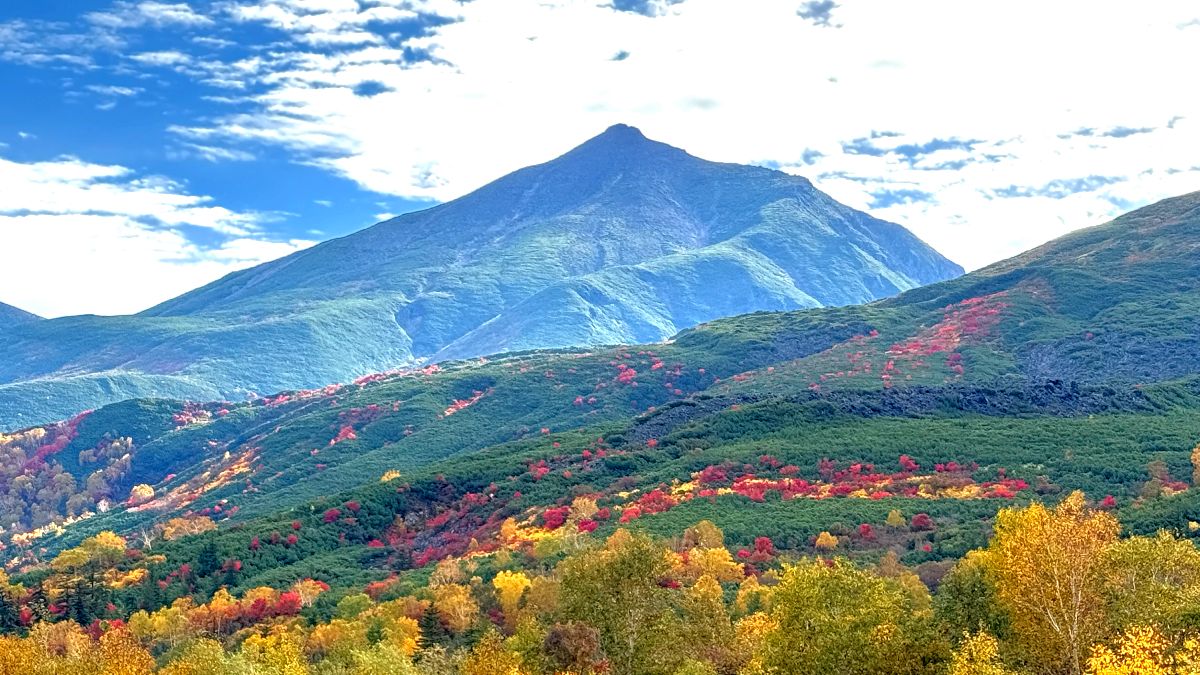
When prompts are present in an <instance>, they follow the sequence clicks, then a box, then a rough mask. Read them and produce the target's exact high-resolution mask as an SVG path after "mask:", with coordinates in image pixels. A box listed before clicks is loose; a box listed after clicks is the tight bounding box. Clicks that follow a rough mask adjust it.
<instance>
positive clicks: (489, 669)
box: [461, 630, 523, 675]
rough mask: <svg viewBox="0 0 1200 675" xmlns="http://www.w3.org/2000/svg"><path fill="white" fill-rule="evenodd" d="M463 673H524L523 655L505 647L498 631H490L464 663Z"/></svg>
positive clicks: (496, 674)
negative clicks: (522, 668) (522, 667)
mask: <svg viewBox="0 0 1200 675" xmlns="http://www.w3.org/2000/svg"><path fill="white" fill-rule="evenodd" d="M461 672H462V675H522V672H523V671H522V670H521V657H520V656H519V655H518V654H516V653H514V652H510V651H509V650H508V649H506V648H505V647H504V640H503V639H502V638H501V637H500V634H499V633H497V632H496V631H494V630H493V631H489V632H488V633H487V634H486V635H484V636H483V639H482V640H480V641H479V644H477V645H475V648H474V649H472V650H471V654H470V655H469V656H467V658H466V660H465V661H463V664H462V671H461Z"/></svg>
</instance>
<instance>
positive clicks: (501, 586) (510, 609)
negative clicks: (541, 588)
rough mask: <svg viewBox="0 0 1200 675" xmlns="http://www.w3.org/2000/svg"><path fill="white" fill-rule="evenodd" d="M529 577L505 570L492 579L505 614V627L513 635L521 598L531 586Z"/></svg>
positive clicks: (522, 573) (521, 573)
mask: <svg viewBox="0 0 1200 675" xmlns="http://www.w3.org/2000/svg"><path fill="white" fill-rule="evenodd" d="M530 585H531V584H530V581H529V577H527V576H525V573H524V572H510V571H508V570H504V571H502V572H500V573H499V574H497V575H496V577H495V578H494V579H492V586H493V587H494V588H495V589H496V597H497V599H498V600H499V601H500V609H501V610H502V611H503V612H504V627H505V628H506V629H507V630H508V631H509V632H510V633H511V632H512V631H513V630H515V629H516V627H517V618H518V611H519V609H520V605H521V596H523V595H525V591H526V590H527V589H528V588H529V586H530Z"/></svg>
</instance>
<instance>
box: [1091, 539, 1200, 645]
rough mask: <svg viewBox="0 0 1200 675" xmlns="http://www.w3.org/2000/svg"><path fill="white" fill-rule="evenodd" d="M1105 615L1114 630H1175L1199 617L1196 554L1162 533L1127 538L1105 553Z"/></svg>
mask: <svg viewBox="0 0 1200 675" xmlns="http://www.w3.org/2000/svg"><path fill="white" fill-rule="evenodd" d="M1104 586H1105V590H1104V593H1105V601H1106V614H1107V615H1108V617H1109V621H1110V622H1111V623H1112V624H1113V625H1114V626H1115V627H1116V628H1118V629H1120V630H1124V629H1127V628H1131V627H1133V626H1138V625H1151V624H1153V625H1155V626H1158V627H1159V628H1161V629H1163V630H1165V631H1167V632H1175V631H1177V630H1179V629H1182V628H1184V627H1192V626H1194V625H1195V621H1196V619H1197V617H1200V551H1198V550H1196V546H1195V544H1193V543H1192V542H1191V541H1189V540H1187V539H1176V538H1175V537H1174V536H1173V535H1171V534H1170V533H1167V532H1159V533H1158V534H1157V535H1156V536H1154V537H1130V538H1128V539H1125V540H1122V541H1119V542H1116V543H1115V544H1113V545H1112V546H1111V547H1109V549H1108V550H1107V551H1106V552H1105V556H1104Z"/></svg>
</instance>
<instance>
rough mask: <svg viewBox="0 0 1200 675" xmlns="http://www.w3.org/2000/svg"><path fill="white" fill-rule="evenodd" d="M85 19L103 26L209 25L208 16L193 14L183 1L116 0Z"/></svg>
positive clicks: (124, 27) (123, 27)
mask: <svg viewBox="0 0 1200 675" xmlns="http://www.w3.org/2000/svg"><path fill="white" fill-rule="evenodd" d="M85 18H86V19H87V20H88V21H89V22H90V23H92V24H94V25H97V26H103V27H105V28H118V29H127V28H140V27H141V26H145V25H148V24H149V25H153V26H170V25H176V26H193V27H195V26H210V25H212V23H213V21H212V19H209V18H208V17H206V16H203V15H201V14H197V13H196V12H195V11H194V10H193V9H192V8H191V7H190V6H189V5H188V4H187V3H186V2H176V3H171V2H149V1H148V2H138V3H133V2H117V3H115V4H114V5H113V6H112V8H111V9H109V10H108V11H104V12H91V13H89V14H87V15H85Z"/></svg>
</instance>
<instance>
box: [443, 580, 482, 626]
mask: <svg viewBox="0 0 1200 675" xmlns="http://www.w3.org/2000/svg"><path fill="white" fill-rule="evenodd" d="M433 608H434V609H435V610H436V611H437V613H438V615H439V616H441V617H442V621H445V622H446V626H447V627H449V628H450V630H451V631H453V632H455V633H461V632H463V631H465V630H466V629H468V628H470V627H471V624H473V623H475V618H476V617H477V616H478V614H479V605H478V604H477V603H476V602H475V599H474V598H472V597H471V589H470V588H467V587H466V586H463V585H461V584H442V585H441V586H437V587H436V588H434V589H433Z"/></svg>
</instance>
